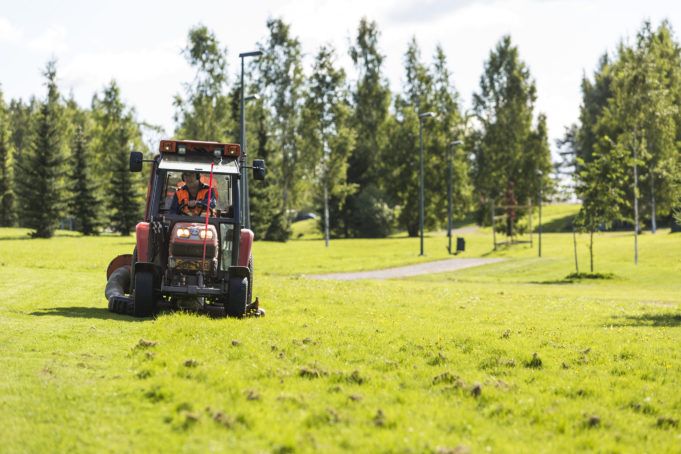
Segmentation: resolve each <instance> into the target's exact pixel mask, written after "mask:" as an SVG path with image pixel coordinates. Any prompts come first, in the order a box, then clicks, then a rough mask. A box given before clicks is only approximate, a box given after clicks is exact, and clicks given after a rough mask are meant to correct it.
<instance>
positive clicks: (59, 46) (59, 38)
mask: <svg viewBox="0 0 681 454" xmlns="http://www.w3.org/2000/svg"><path fill="white" fill-rule="evenodd" d="M66 35H67V33H66V27H64V26H63V25H55V26H52V27H49V28H48V29H46V30H45V31H44V32H42V33H41V34H40V35H38V36H36V37H35V38H33V39H31V40H30V41H29V42H28V48H29V49H31V50H33V51H35V52H46V53H47V52H51V53H59V52H64V51H66V50H67V49H68V46H67V44H66Z"/></svg>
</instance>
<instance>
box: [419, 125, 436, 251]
mask: <svg viewBox="0 0 681 454" xmlns="http://www.w3.org/2000/svg"><path fill="white" fill-rule="evenodd" d="M433 116H435V114H434V113H433V112H425V113H422V114H419V226H420V229H421V254H420V255H423V119H424V118H427V117H433Z"/></svg>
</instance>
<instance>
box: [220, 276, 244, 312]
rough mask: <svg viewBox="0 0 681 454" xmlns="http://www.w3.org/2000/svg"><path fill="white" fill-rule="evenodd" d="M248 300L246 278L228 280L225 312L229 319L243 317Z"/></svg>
mask: <svg viewBox="0 0 681 454" xmlns="http://www.w3.org/2000/svg"><path fill="white" fill-rule="evenodd" d="M247 298H248V278H247V277H233V278H231V279H230V280H229V292H228V294H227V304H226V306H225V312H226V313H227V315H228V316H230V317H243V316H244V314H245V313H246V305H247V304H248V303H247V301H246V299H247Z"/></svg>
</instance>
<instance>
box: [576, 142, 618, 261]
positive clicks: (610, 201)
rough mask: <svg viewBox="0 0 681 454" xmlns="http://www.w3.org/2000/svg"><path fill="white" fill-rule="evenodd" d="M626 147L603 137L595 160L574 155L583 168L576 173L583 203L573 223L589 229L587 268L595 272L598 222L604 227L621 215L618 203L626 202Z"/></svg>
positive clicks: (595, 153)
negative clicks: (595, 242) (588, 261)
mask: <svg viewBox="0 0 681 454" xmlns="http://www.w3.org/2000/svg"><path fill="white" fill-rule="evenodd" d="M629 159H630V158H629V157H628V152H627V150H625V149H624V147H621V146H615V145H614V144H613V143H612V142H611V141H610V139H609V138H608V137H605V138H603V140H601V142H600V143H599V145H598V146H597V147H596V151H595V152H594V160H593V161H591V162H590V163H588V164H587V163H585V162H584V161H583V160H582V159H581V158H577V161H578V164H579V166H580V168H581V169H582V170H581V172H580V173H579V174H578V182H577V194H578V196H579V198H580V199H582V207H581V208H580V210H579V213H578V214H577V216H576V218H575V220H574V224H575V225H576V226H578V227H580V228H581V229H582V230H586V231H587V232H589V257H590V265H591V267H590V269H591V272H592V273H593V272H594V249H593V244H594V241H593V240H594V232H595V231H596V228H597V227H598V226H600V225H601V224H604V225H605V226H606V227H608V226H610V225H612V222H613V221H614V220H617V219H619V218H620V217H621V213H620V207H621V206H622V205H625V204H626V201H625V193H624V191H623V189H622V186H621V182H622V181H627V180H628V175H627V173H626V171H625V167H624V166H622V165H621V162H622V161H628V160H629Z"/></svg>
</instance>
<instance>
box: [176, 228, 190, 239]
mask: <svg viewBox="0 0 681 454" xmlns="http://www.w3.org/2000/svg"><path fill="white" fill-rule="evenodd" d="M189 235H190V233H189V229H185V228H179V229H177V231H176V232H175V236H176V237H178V238H189Z"/></svg>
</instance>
